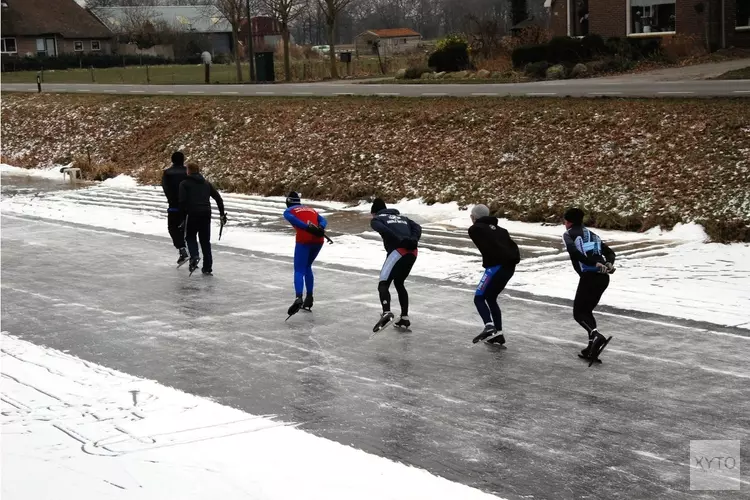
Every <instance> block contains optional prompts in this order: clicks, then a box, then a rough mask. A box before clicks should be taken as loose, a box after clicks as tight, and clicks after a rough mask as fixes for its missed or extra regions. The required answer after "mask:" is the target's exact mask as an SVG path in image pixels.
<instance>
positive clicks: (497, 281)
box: [469, 205, 521, 344]
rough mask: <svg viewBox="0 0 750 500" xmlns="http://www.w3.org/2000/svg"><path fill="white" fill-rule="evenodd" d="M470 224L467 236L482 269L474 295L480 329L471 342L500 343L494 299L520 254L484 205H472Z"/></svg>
mask: <svg viewBox="0 0 750 500" xmlns="http://www.w3.org/2000/svg"><path fill="white" fill-rule="evenodd" d="M471 222H472V225H471V227H470V228H469V237H470V238H471V241H473V242H474V244H475V245H476V246H477V248H478V249H479V252H480V253H481V254H482V267H484V274H483V275H482V278H481V279H480V280H479V285H477V290H476V292H475V293H474V305H476V308H477V311H478V312H479V316H481V317H482V321H483V322H484V330H482V333H480V334H479V335H477V336H476V337H474V340H473V341H472V342H474V343H477V342H479V341H481V340H485V339H487V338H488V337H492V338H490V339H489V340H487V342H488V343H497V344H504V343H505V337H504V336H503V334H502V331H503V321H502V314H501V311H500V306H499V305H498V303H497V297H498V295H500V292H502V291H503V289H504V288H505V285H507V284H508V281H510V279H511V278H512V277H513V273H514V272H515V271H516V265H517V264H518V263H519V262H520V260H521V254H520V252H519V251H518V245H516V242H515V241H513V239H512V238H511V237H510V234H508V231H506V230H505V229H504V228H502V227H500V226H498V220H497V217H492V216H490V209H489V208H487V206H486V205H476V206H475V207H474V208H473V209H472V210H471ZM493 335H494V336H493Z"/></svg>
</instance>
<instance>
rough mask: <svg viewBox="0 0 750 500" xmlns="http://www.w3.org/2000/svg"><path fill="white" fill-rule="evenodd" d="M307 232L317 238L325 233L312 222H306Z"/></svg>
mask: <svg viewBox="0 0 750 500" xmlns="http://www.w3.org/2000/svg"><path fill="white" fill-rule="evenodd" d="M307 232H308V233H310V234H312V235H313V236H317V237H318V238H322V237H323V236H324V235H325V234H326V232H325V231H324V230H323V229H322V228H321V227H320V226H316V225H315V224H313V223H312V222H308V223H307Z"/></svg>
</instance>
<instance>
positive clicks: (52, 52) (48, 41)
mask: <svg viewBox="0 0 750 500" xmlns="http://www.w3.org/2000/svg"><path fill="white" fill-rule="evenodd" d="M36 55H38V56H47V57H55V56H56V55H57V43H56V42H55V39H54V38H37V39H36Z"/></svg>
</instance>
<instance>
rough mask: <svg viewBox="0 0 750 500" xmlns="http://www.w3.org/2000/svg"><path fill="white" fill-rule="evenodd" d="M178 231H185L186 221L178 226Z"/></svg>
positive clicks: (183, 220)
mask: <svg viewBox="0 0 750 500" xmlns="http://www.w3.org/2000/svg"><path fill="white" fill-rule="evenodd" d="M177 229H179V230H180V231H183V230H185V219H182V222H180V225H179V226H177Z"/></svg>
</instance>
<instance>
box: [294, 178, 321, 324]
mask: <svg viewBox="0 0 750 500" xmlns="http://www.w3.org/2000/svg"><path fill="white" fill-rule="evenodd" d="M286 206H287V209H286V210H285V211H284V218H285V219H286V220H287V221H289V223H290V224H291V225H292V227H294V229H295V231H296V233H297V235H296V237H295V239H296V244H295V246H294V293H295V299H294V303H293V304H292V305H291V306H290V307H289V310H288V311H287V314H288V315H289V317H291V316H292V315H294V314H297V312H298V311H299V310H300V309H305V310H307V311H309V310H311V309H312V306H313V288H314V286H315V276H314V275H313V270H312V265H313V262H315V259H316V258H317V257H318V253H320V249H321V248H322V247H323V242H324V238H325V228H326V227H327V226H328V221H327V220H326V218H325V217H323V216H322V215H320V214H319V213H318V211H317V210H315V209H314V208H312V207H308V206H306V205H303V204H302V201H301V200H300V196H299V194H297V193H296V192H294V191H292V192H291V193H289V196H287V198H286ZM305 289H306V290H307V295H306V296H305V300H304V301H303V300H302V292H303V291H304V290H305ZM287 319H289V318H287Z"/></svg>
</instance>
